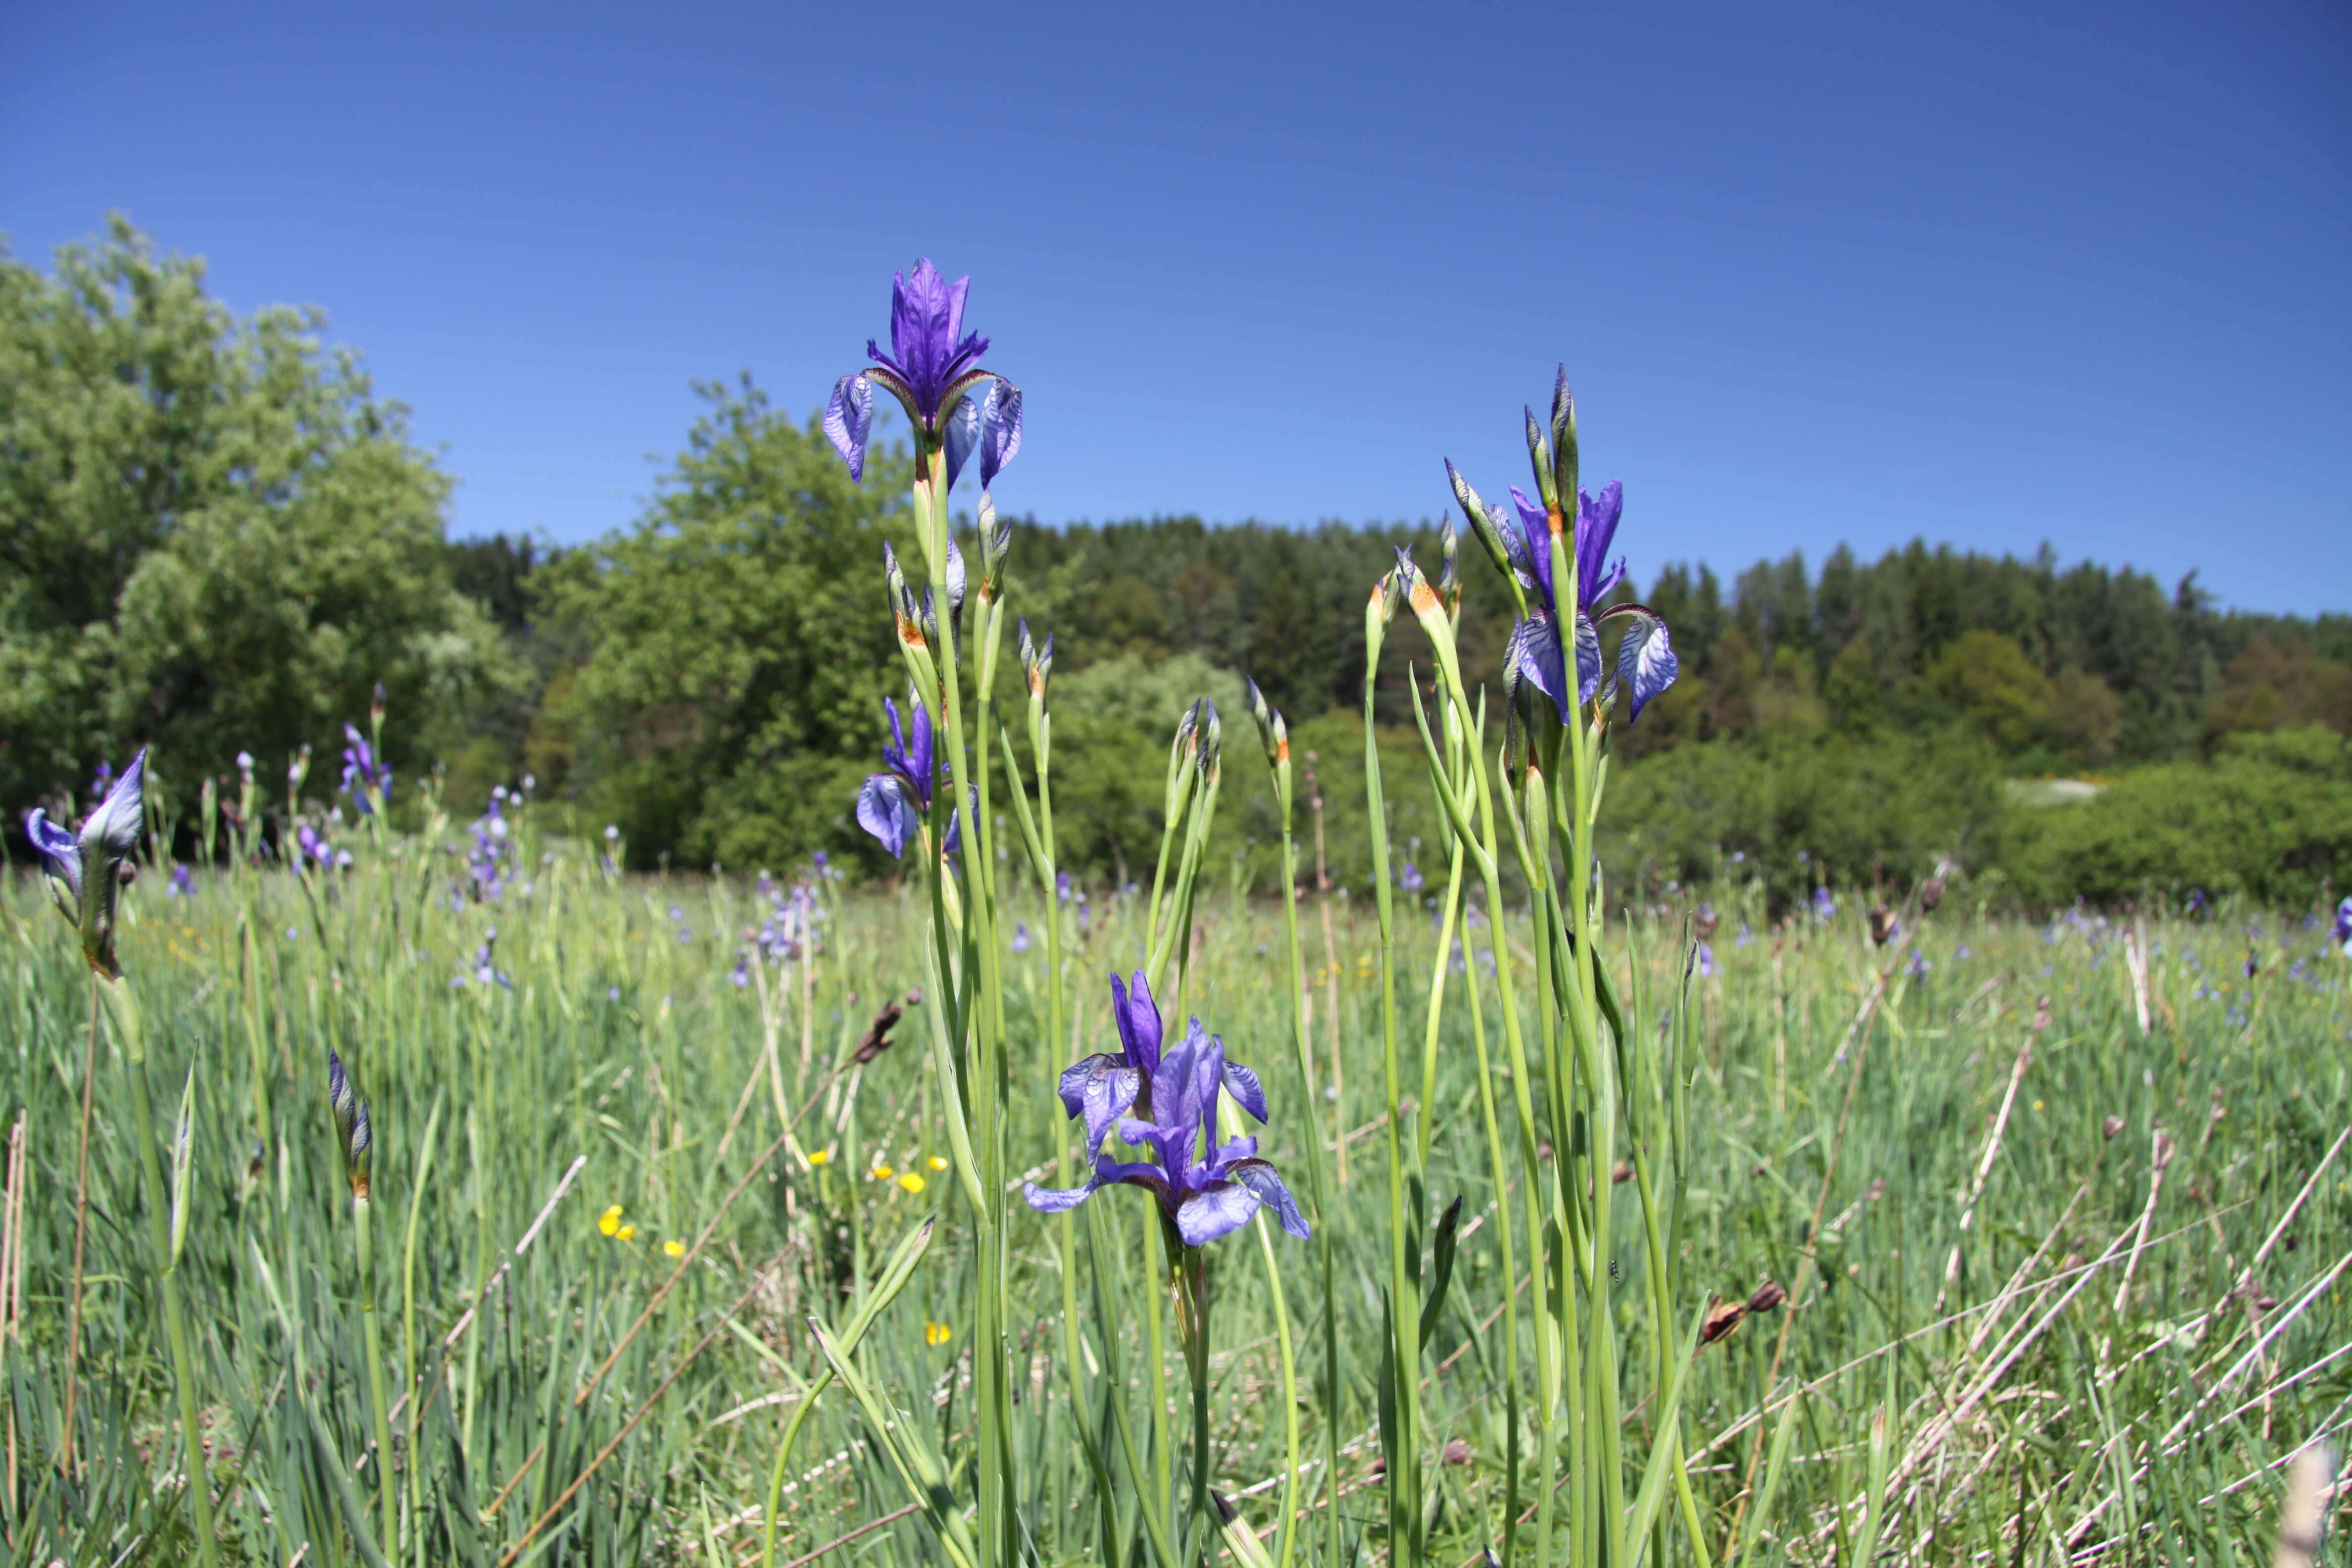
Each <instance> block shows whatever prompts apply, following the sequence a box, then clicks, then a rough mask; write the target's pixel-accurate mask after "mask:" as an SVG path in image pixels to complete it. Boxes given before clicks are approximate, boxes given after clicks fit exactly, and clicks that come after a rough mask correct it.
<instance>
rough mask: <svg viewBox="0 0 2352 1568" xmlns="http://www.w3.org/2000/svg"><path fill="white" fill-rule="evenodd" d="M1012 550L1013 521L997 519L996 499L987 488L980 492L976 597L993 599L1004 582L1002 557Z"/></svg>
mask: <svg viewBox="0 0 2352 1568" xmlns="http://www.w3.org/2000/svg"><path fill="white" fill-rule="evenodd" d="M1012 550H1013V522H1012V520H1011V519H1009V518H1008V519H1005V520H1003V521H999V520H998V518H997V515H996V503H995V502H994V501H992V500H989V498H988V492H987V491H986V490H982V491H981V492H980V598H981V602H982V604H990V603H993V602H994V600H995V598H996V596H997V591H998V590H999V589H1000V588H1002V587H1003V584H1004V558H1005V557H1006V556H1007V555H1008V554H1010V553H1011V552H1012Z"/></svg>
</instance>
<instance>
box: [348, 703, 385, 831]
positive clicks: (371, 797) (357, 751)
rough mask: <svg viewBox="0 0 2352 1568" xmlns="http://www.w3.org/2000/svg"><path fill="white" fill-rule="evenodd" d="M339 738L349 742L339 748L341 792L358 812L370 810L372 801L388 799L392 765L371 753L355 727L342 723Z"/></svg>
mask: <svg viewBox="0 0 2352 1568" xmlns="http://www.w3.org/2000/svg"><path fill="white" fill-rule="evenodd" d="M343 739H344V740H346V741H348V742H351V743H350V744H349V745H347V746H345V747H344V748H343V783H342V793H343V794H345V795H350V796H351V797H352V804H353V805H357V806H358V807H359V808H360V809H361V810H362V811H363V812H373V811H374V810H375V804H374V803H375V802H376V801H378V800H382V801H385V802H389V801H390V800H391V799H392V764H391V763H386V762H384V761H383V760H382V759H381V758H379V757H378V756H377V755H376V754H375V748H374V747H373V746H371V745H369V744H368V743H367V741H366V738H365V737H363V736H362V735H361V733H360V732H359V731H358V729H357V728H356V727H355V726H353V725H352V724H349V723H346V724H345V725H344V726H343ZM353 785H357V786H358V787H357V788H354V787H352V786H353Z"/></svg>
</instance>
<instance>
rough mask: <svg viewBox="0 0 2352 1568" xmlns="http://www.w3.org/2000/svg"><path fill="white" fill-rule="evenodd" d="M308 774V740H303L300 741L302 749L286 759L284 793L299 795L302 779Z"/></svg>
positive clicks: (308, 775)
mask: <svg viewBox="0 0 2352 1568" xmlns="http://www.w3.org/2000/svg"><path fill="white" fill-rule="evenodd" d="M309 777H310V742H308V741H305V742H302V749H301V750H300V751H299V752H295V753H294V754H293V756H291V757H289V758H288V759H287V763H286V793H287V794H288V795H299V794H300V793H301V792H302V781H303V780H304V779H306V778H309Z"/></svg>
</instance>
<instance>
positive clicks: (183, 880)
mask: <svg viewBox="0 0 2352 1568" xmlns="http://www.w3.org/2000/svg"><path fill="white" fill-rule="evenodd" d="M163 896H164V897H165V898H167V899H193V898H194V897H195V896H196V879H195V877H194V874H193V873H192V872H190V871H189V869H188V866H187V862H186V861H184V860H175V861H173V863H172V879H171V881H169V882H168V883H166V884H164V887H163Z"/></svg>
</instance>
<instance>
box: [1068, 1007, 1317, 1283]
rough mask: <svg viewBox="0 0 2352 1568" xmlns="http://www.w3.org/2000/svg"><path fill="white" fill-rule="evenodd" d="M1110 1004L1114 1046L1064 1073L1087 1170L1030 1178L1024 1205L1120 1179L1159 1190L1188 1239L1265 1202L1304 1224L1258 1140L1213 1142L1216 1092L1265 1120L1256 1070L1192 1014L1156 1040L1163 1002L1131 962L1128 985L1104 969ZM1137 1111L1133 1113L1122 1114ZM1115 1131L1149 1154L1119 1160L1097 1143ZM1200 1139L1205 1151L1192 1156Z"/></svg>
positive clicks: (1204, 1237) (1201, 1242)
mask: <svg viewBox="0 0 2352 1568" xmlns="http://www.w3.org/2000/svg"><path fill="white" fill-rule="evenodd" d="M1110 994H1111V1014H1112V1016H1113V1017H1114V1018H1115V1019H1116V1020H1117V1021H1118V1037H1119V1043H1120V1044H1121V1045H1123V1046H1124V1047H1126V1049H1124V1050H1122V1051H1119V1052H1118V1053H1116V1054H1112V1053H1103V1054H1100V1055H1097V1056H1091V1057H1088V1058H1086V1059H1085V1060H1083V1061H1080V1062H1077V1063H1076V1064H1074V1065H1073V1066H1071V1067H1070V1068H1066V1070H1065V1071H1064V1072H1063V1074H1062V1081H1061V1088H1060V1093H1061V1097H1062V1104H1063V1106H1064V1107H1065V1108H1066V1110H1068V1112H1069V1114H1070V1115H1071V1116H1072V1117H1073V1118H1079V1117H1083V1118H1084V1119H1085V1121H1086V1124H1087V1152H1088V1153H1089V1154H1092V1155H1093V1156H1094V1160H1095V1167H1094V1173H1093V1174H1092V1175H1090V1176H1089V1177H1088V1178H1087V1184H1086V1185H1085V1186H1082V1187H1069V1188H1048V1187H1040V1186H1038V1185H1037V1184H1035V1183H1034V1182H1033V1183H1030V1184H1028V1185H1027V1186H1026V1187H1025V1188H1024V1195H1025V1196H1026V1197H1027V1198H1028V1200H1029V1206H1030V1207H1031V1208H1034V1209H1037V1210H1040V1211H1042V1212H1044V1213H1046V1214H1058V1213H1060V1212H1062V1211H1063V1210H1066V1209H1072V1208H1076V1206H1077V1205H1080V1204H1082V1203H1084V1202H1085V1201H1086V1200H1087V1198H1088V1197H1090V1196H1092V1195H1093V1194H1095V1193H1096V1192H1097V1190H1099V1189H1100V1188H1103V1187H1106V1186H1109V1185H1111V1184H1115V1183H1118V1182H1127V1183H1131V1184H1134V1185H1136V1186H1139V1187H1143V1188H1146V1189H1148V1190H1149V1191H1150V1193H1151V1194H1153V1195H1154V1196H1156V1197H1158V1198H1159V1200H1160V1206H1161V1208H1162V1209H1163V1210H1165V1211H1166V1213H1167V1215H1168V1217H1169V1218H1170V1219H1171V1221H1173V1222H1174V1224H1175V1226H1176V1231H1177V1234H1178V1235H1179V1236H1181V1237H1183V1239H1184V1244H1185V1245H1186V1246H1187V1247H1205V1246H1207V1245H1208V1244H1209V1243H1210V1242H1213V1241H1214V1240H1216V1239H1217V1238H1218V1237H1221V1236H1226V1235H1230V1234H1231V1233H1232V1232H1233V1231H1234V1230H1236V1229H1238V1228H1239V1227H1240V1226H1242V1225H1243V1224H1244V1223H1245V1222H1246V1221H1247V1220H1248V1219H1249V1217H1250V1216H1251V1215H1254V1214H1255V1213H1257V1211H1258V1208H1259V1206H1260V1205H1271V1206H1272V1207H1273V1209H1274V1211H1275V1213H1276V1215H1278V1216H1280V1218H1281V1220H1282V1228H1283V1229H1285V1230H1286V1231H1288V1232H1289V1233H1290V1234H1291V1235H1293V1236H1297V1237H1304V1236H1306V1235H1307V1218H1306V1216H1305V1215H1302V1214H1300V1213H1299V1212H1298V1205H1297V1201H1296V1200H1295V1199H1293V1198H1292V1197H1291V1195H1290V1189H1289V1188H1287V1187H1286V1186H1284V1185H1283V1184H1282V1177H1281V1176H1280V1175H1279V1174H1277V1173H1276V1171H1275V1168H1274V1166H1273V1164H1272V1163H1269V1162H1267V1161H1265V1160H1262V1159H1260V1158H1258V1154H1257V1140H1256V1139H1255V1138H1248V1137H1244V1138H1234V1139H1229V1140H1228V1141H1226V1142H1224V1143H1223V1144H1220V1143H1219V1142H1217V1095H1218V1092H1219V1090H1221V1089H1222V1090H1223V1091H1225V1092H1227V1093H1230V1094H1231V1095H1232V1096H1233V1097H1234V1102H1235V1103H1236V1104H1238V1105H1240V1106H1241V1108H1242V1109H1243V1110H1246V1111H1247V1112H1249V1114H1250V1115H1251V1116H1253V1117H1255V1118H1256V1119H1257V1120H1258V1121H1261V1122H1262V1121H1265V1088H1264V1086H1262V1085H1261V1084H1260V1083H1259V1082H1258V1079H1257V1075H1256V1074H1255V1073H1254V1072H1252V1071H1250V1069H1249V1068H1245V1067H1243V1066H1241V1065H1240V1064H1239V1063H1237V1062H1229V1061H1227V1060H1226V1059H1225V1043H1224V1041H1223V1040H1222V1039H1220V1038H1218V1037H1216V1036H1214V1035H1212V1034H1209V1033H1207V1032H1206V1031H1205V1030H1203V1029H1202V1027H1201V1020H1200V1019H1198V1018H1194V1019H1192V1023H1191V1026H1190V1027H1189V1028H1187V1029H1186V1030H1185V1032H1184V1037H1183V1038H1182V1039H1181V1040H1179V1041H1177V1042H1176V1044H1175V1045H1174V1046H1172V1047H1170V1048H1169V1049H1168V1050H1167V1051H1166V1052H1165V1054H1163V1053H1162V1052H1161V1050H1160V1010H1159V1008H1158V1007H1157V1006H1155V1005H1153V1004H1152V1000H1151V989H1150V985H1149V984H1146V982H1145V980H1144V978H1143V975H1142V973H1140V972H1138V973H1137V974H1136V976H1135V984H1134V986H1133V988H1132V989H1129V987H1127V986H1124V985H1121V984H1119V981H1118V976H1117V975H1115V974H1114V975H1113V976H1111V982H1110ZM1129 1110H1137V1111H1140V1112H1141V1113H1142V1114H1141V1116H1140V1117H1136V1116H1129V1115H1128V1114H1127V1112H1128V1111H1129ZM1114 1125H1116V1126H1117V1128H1118V1135H1119V1136H1120V1137H1121V1138H1122V1139H1124V1140H1126V1141H1127V1142H1130V1143H1137V1144H1140V1145H1142V1146H1143V1148H1144V1149H1145V1150H1147V1151H1148V1152H1150V1155H1151V1159H1150V1161H1140V1160H1139V1161H1134V1162H1125V1163H1123V1162H1121V1161H1118V1160H1115V1159H1113V1158H1111V1157H1110V1156H1109V1155H1108V1154H1105V1153H1103V1152H1101V1145H1102V1141H1103V1136H1104V1134H1105V1133H1107V1132H1108V1131H1110V1130H1111V1128H1112V1127H1113V1126H1114ZM1204 1143H1205V1145H1206V1147H1207V1150H1208V1153H1207V1156H1206V1158H1201V1157H1199V1155H1200V1152H1201V1149H1202V1145H1203V1144H1204Z"/></svg>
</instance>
